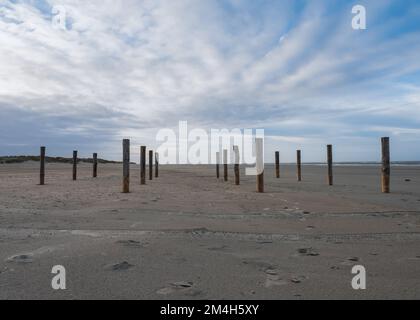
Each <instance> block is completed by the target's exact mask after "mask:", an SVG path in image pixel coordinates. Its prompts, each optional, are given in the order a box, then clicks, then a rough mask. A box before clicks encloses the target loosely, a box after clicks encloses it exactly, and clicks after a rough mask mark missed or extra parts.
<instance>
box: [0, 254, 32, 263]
mask: <svg viewBox="0 0 420 320" xmlns="http://www.w3.org/2000/svg"><path fill="white" fill-rule="evenodd" d="M33 261H34V257H33V255H30V254H20V255H16V256H12V257H10V258H7V259H6V262H14V263H32V262H33Z"/></svg>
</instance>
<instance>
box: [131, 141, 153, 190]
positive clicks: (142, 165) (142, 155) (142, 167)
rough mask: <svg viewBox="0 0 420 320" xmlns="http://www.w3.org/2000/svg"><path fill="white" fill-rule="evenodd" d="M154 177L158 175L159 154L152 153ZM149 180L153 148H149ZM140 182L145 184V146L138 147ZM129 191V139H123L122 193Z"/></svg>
mask: <svg viewBox="0 0 420 320" xmlns="http://www.w3.org/2000/svg"><path fill="white" fill-rule="evenodd" d="M154 156H155V157H154V162H155V166H154V167H155V178H158V177H159V154H158V153H157V152H155V153H154ZM149 180H153V150H149ZM140 184H141V185H145V184H146V147H145V146H141V147H140ZM129 192H130V140H129V139H124V140H123V193H129Z"/></svg>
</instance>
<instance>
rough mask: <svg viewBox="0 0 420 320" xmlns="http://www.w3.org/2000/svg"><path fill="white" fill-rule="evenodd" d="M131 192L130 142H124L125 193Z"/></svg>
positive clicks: (127, 140)
mask: <svg viewBox="0 0 420 320" xmlns="http://www.w3.org/2000/svg"><path fill="white" fill-rule="evenodd" d="M129 192H130V140H129V139H124V140H123V193H129Z"/></svg>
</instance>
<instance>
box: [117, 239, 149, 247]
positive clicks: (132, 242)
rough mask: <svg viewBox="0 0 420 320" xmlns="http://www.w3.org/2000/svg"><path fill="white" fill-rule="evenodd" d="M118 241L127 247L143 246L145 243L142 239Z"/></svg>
mask: <svg viewBox="0 0 420 320" xmlns="http://www.w3.org/2000/svg"><path fill="white" fill-rule="evenodd" d="M116 243H118V244H121V245H123V246H125V247H130V248H143V247H144V245H143V244H142V243H141V242H140V241H135V240H120V241H117V242H116Z"/></svg>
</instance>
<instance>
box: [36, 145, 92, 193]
mask: <svg viewBox="0 0 420 320" xmlns="http://www.w3.org/2000/svg"><path fill="white" fill-rule="evenodd" d="M45 154H46V147H41V152H40V159H39V160H40V171H39V184H40V185H41V186H43V185H45ZM77 161H78V159H77V151H76V150H75V151H73V161H72V164H73V181H76V180H77ZM92 162H93V170H92V177H93V178H97V177H98V154H97V153H94V154H93V158H92Z"/></svg>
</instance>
